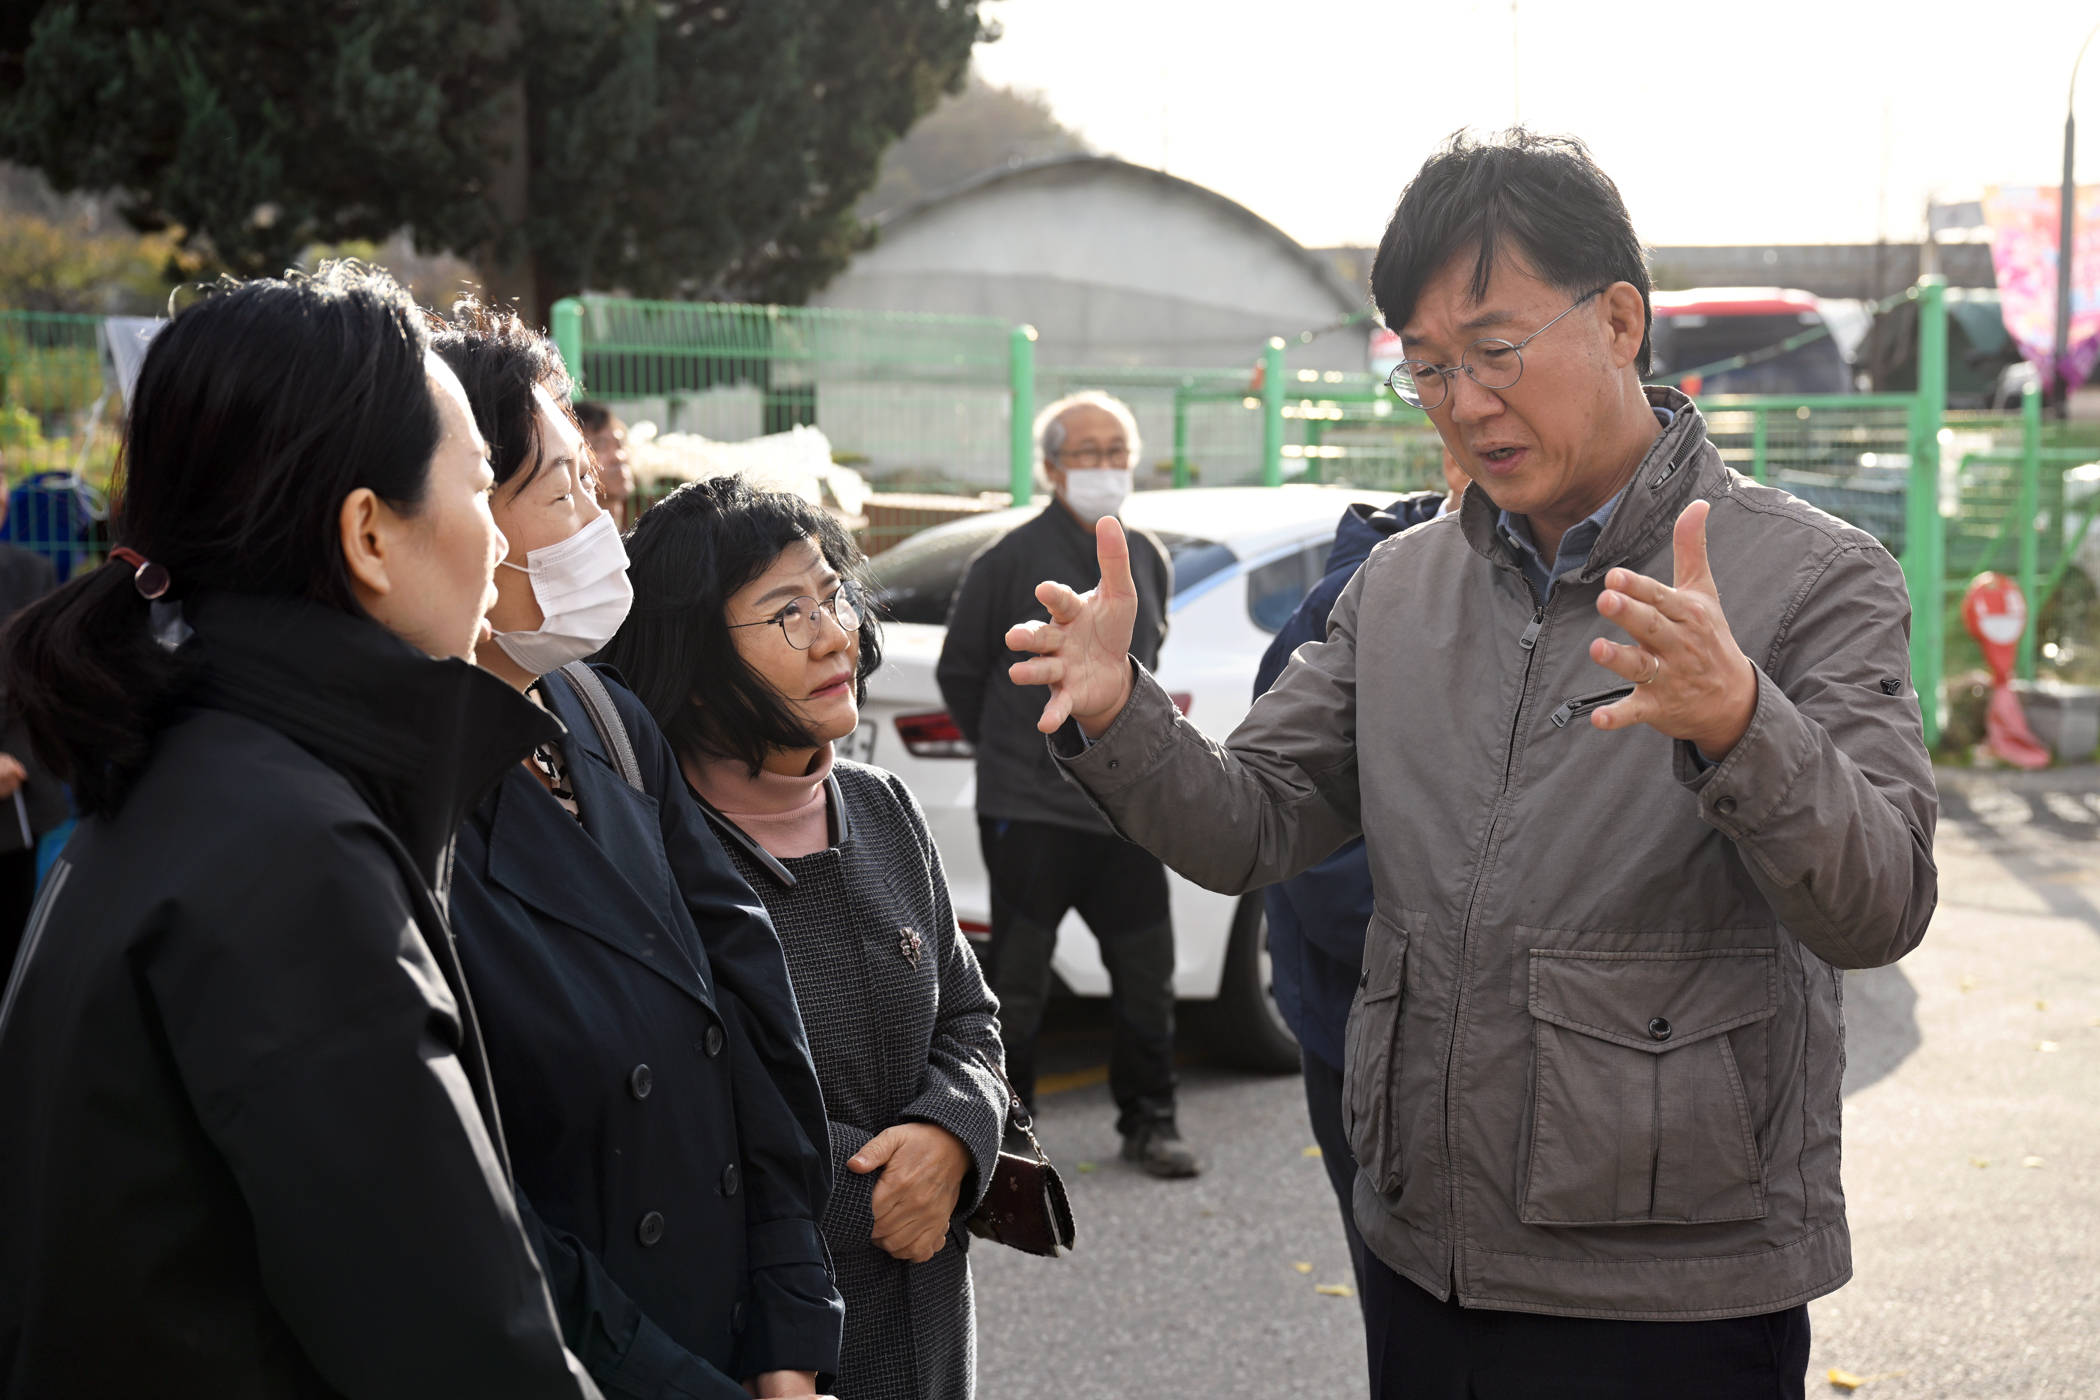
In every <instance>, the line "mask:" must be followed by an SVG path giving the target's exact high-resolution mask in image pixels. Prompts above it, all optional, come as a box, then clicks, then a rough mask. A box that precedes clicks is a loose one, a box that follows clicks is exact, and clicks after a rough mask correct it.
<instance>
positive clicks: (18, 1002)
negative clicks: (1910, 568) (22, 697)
mask: <svg viewBox="0 0 2100 1400" xmlns="http://www.w3.org/2000/svg"><path fill="white" fill-rule="evenodd" d="M185 606H186V612H187V615H188V621H189V622H190V624H191V625H192V626H194V627H195V628H196V636H195V637H194V638H193V639H192V640H191V641H190V642H189V643H188V644H186V646H185V648H184V650H185V653H186V654H187V655H189V656H192V657H194V658H195V660H196V663H197V668H198V671H197V676H196V681H197V683H196V685H195V687H194V689H193V692H192V696H193V703H192V704H191V705H190V706H189V707H187V708H186V709H184V710H182V711H180V712H179V713H178V714H177V715H176V716H175V718H174V720H173V721H172V722H171V724H170V725H169V726H168V728H166V729H165V730H164V731H163V732H162V733H161V734H160V736H159V738H158V741H157V744H156V747H155V749H154V752H153V756H152V759H151V762H150V763H149V765H148V766H147V768H146V770H145V772H144V773H143V774H142V776H141V777H140V779H139V781H138V783H137V785H136V786H135V787H134V788H133V790H132V791H131V793H130V795H129V797H128V798H127V799H126V801H125V803H124V805H123V807H122V809H121V810H120V811H119V812H118V813H117V814H116V816H114V817H112V818H107V819H103V818H96V819H93V820H89V821H85V822H83V823H81V826H80V829H79V830H78V831H77V832H76V833H75V835H74V837H73V839H72V841H71V843H70V844H69V845H68V847H67V849H66V854H65V856H64V857H63V858H62V859H61V860H60V861H58V862H57V863H56V864H54V865H53V867H52V870H51V873H50V875H49V877H48V879H47V880H46V882H45V885H44V889H43V893H42V895H41V897H40V899H39V902H38V906H37V910H36V913H35V914H34V915H33V916H32V917H31V919H30V926H29V929H28V932H27V934H26V935H25V938H24V941H23V951H22V955H21V958H20V960H19V962H18V963H17V967H16V972H15V977H14V979H13V981H12V982H11V984H10V985H9V987H8V990H7V993H6V996H5V1000H4V1001H0V1123H5V1124H6V1125H7V1128H6V1131H5V1132H0V1390H4V1392H5V1393H6V1394H7V1395H9V1396H18V1397H22V1400H54V1397H67V1396H82V1397H89V1396H92V1397H98V1400H99V1397H108V1396H120V1395H121V1396H132V1395H137V1396H145V1395H151V1396H155V1397H189V1396H196V1397H200V1400H201V1398H202V1397H210V1400H250V1397H255V1398H257V1400H260V1398H261V1397H293V1396H296V1397H309V1396H313V1397H320V1396H338V1395H349V1396H372V1397H386V1400H399V1397H410V1396H430V1397H461V1396H489V1397H499V1396H500V1397H506V1400H508V1398H509V1397H526V1396H531V1397H563V1398H564V1400H575V1398H576V1397H583V1396H596V1395H597V1393H598V1392H597V1389H596V1387H595V1386H594V1385H593V1384H592V1383H591V1382H590V1380H589V1379H588V1378H587V1377H586V1376H584V1375H583V1373H582V1371H581V1370H580V1368H578V1367H577V1366H576V1363H575V1360H574V1358H573V1357H571V1356H570V1355H569V1354H568V1353H567V1352H566V1350H565V1349H564V1348H563V1346H562V1344H561V1335H560V1331H559V1327H558V1324H557V1322H556V1320H555V1317H554V1312H553V1309H552V1307H551V1306H550V1304H549V1301H548V1296H547V1290H546V1287H545V1285H544V1284H543V1283H542V1282H541V1277H540V1271H539V1267H538V1265H537V1264H536V1263H535V1262H534V1260H533V1255H532V1251H531V1249H530V1247H529V1245H528V1244H527V1242H526V1237H525V1234H524V1232H523V1230H521V1229H520V1228H519V1222H518V1217H517V1212H516V1208H515V1206H514V1204H513V1201H512V1196H511V1183H510V1178H509V1168H508V1165H507V1163H506V1160H505V1156H504V1149H503V1137H502V1131H501V1128H500V1126H499V1124H498V1120H497V1117H496V1111H495V1104H494V1102H493V1099H492V1096H491V1093H490V1088H489V1080H488V1070H487V1065H486V1063H485V1061H484V1058H483V1056H482V1051H481V1042H480V1037H479V1035H478V1033H477V1032H476V1030H475V1025H474V1016H473V1009H472V1006H471V1004H470V1003H469V1002H468V1000H467V997H466V994H465V991H464V989H463V984H462V981H461V978H460V975H459V970H458V966H457V961H456V957H455V954H454V951H453V948H452V944H451V938H450V934H449V932H448V930H447V928H446V923H445V916H444V903H443V899H442V897H441V896H440V895H439V894H438V893H437V891H438V890H439V889H441V888H442V884H443V879H442V877H443V874H444V871H445V869H446V868H447V866H448V865H449V864H450V860H451V842H452V833H453V831H454V829H455V828H456V827H457V826H458V824H459V820H460V818H461V816H462V815H463V814H464V813H465V811H466V810H467V808H468V807H469V806H471V805H472V803H473V802H474V801H476V800H477V799H479V797H480V796H481V794H482V793H483V792H485V791H486V790H487V788H488V786H489V784H491V783H492V782H493V781H494V780H495V779H496V777H497V776H498V775H499V774H501V773H502V772H504V771H505V770H506V769H508V768H510V767H512V766H515V765H516V763H517V762H518V760H519V758H520V757H521V756H522V755H523V754H524V753H526V752H527V751H529V749H530V748H531V746H532V744H533V743H535V742H537V741H538V740H539V739H541V738H542V737H544V736H546V735H548V734H550V733H552V732H554V731H555V730H556V729H557V728H558V726H556V725H555V724H554V722H553V721H552V720H551V719H549V718H548V717H547V716H545V715H543V714H541V713H540V712H539V711H538V710H536V709H535V708H534V707H533V706H532V705H531V704H530V703H528V702H527V701H525V700H523V699H522V698H520V697H519V696H517V695H516V694H514V693H512V692H511V690H510V689H509V687H507V686H505V685H504V684H503V683H502V682H501V681H498V680H496V679H495V678H494V677H492V676H489V675H487V674H486V673H484V672H481V671H477V670H475V669H473V668H472V667H470V666H468V665H467V664H466V663H464V662H460V661H433V660H431V659H430V658H429V657H427V656H424V655H423V654H422V653H420V652H417V651H414V650H412V649H411V648H410V647H408V646H407V645H406V644H404V643H402V642H401V641H400V640H398V639H397V638H395V637H394V636H393V635H392V634H390V633H388V632H387V631H385V630H384V629H382V628H381V627H379V626H378V625H376V624H374V623H371V622H366V621H360V620H358V619H354V618H352V617H350V616H348V615H346V614H344V613H341V612H337V611H335V610H333V609H330V608H326V607H323V606H320V605H318V604H314V603H308V602H302V601H298V600H294V599H285V598H253V597H240V596H234V595H218V596H208V597H203V598H195V599H192V600H190V601H189V602H188V603H187V604H186V605H185Z"/></svg>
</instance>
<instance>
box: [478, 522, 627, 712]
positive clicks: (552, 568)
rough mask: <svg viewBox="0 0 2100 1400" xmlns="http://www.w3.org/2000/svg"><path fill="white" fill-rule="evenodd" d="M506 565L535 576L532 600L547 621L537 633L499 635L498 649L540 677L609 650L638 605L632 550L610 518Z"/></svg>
mask: <svg viewBox="0 0 2100 1400" xmlns="http://www.w3.org/2000/svg"><path fill="white" fill-rule="evenodd" d="M502 563H503V567H504V568H506V569H516V570H518V571H519V572H520V573H523V574H527V575H530V576H531V579H532V596H533V597H534V598H535V599H537V600H538V601H539V605H540V612H541V613H542V614H543V616H544V619H545V620H544V621H542V622H541V623H540V625H539V627H538V628H537V629H535V630H533V631H531V632H498V633H497V634H496V645H497V646H499V647H502V648H503V650H504V653H505V654H506V655H507V656H509V657H510V659H511V660H513V661H515V662H517V663H518V665H520V666H521V667H523V668H524V669H525V670H527V671H530V672H531V673H532V674H533V675H535V676H544V675H546V674H547V673H548V672H550V671H559V670H560V669H561V668H562V667H564V666H566V665H568V664H569V663H570V662H571V661H581V660H582V659H583V658H584V657H586V656H589V655H590V654H591V653H592V652H595V651H597V650H598V649H600V648H601V647H603V646H604V645H605V644H606V643H607V642H609V641H611V640H612V638H613V633H615V632H617V631H619V630H620V624H621V623H623V622H625V621H626V620H627V610H628V609H629V608H631V607H632V606H633V605H634V585H633V584H631V583H629V582H628V581H627V547H626V546H625V545H623V544H621V543H620V532H619V530H618V529H617V528H616V527H615V526H614V525H613V519H612V517H611V516H610V515H601V516H599V517H598V518H597V519H596V520H593V521H592V522H591V523H590V524H588V525H586V526H584V527H583V528H582V529H581V530H578V531H577V532H576V533H575V534H573V535H571V536H569V537H568V538H567V539H565V540H563V541H561V542H560V543H559V544H550V545H548V546H547V547H546V548H545V549H534V550H528V551H527V552H526V555H525V562H524V563H523V564H513V563H511V562H510V561H509V560H508V559H505V560H503V561H502Z"/></svg>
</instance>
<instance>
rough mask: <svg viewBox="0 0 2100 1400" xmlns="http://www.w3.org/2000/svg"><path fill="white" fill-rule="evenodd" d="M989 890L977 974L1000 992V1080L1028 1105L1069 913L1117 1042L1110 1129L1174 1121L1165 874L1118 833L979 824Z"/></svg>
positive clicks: (988, 820) (983, 820)
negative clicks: (1105, 996) (1092, 951)
mask: <svg viewBox="0 0 2100 1400" xmlns="http://www.w3.org/2000/svg"><path fill="white" fill-rule="evenodd" d="M978 834H979V837H980V838H981V840H982V842H983V846H984V868H985V872H986V873H987V874H988V875H989V876H990V878H991V887H992V944H991V953H990V957H989V959H988V962H989V964H990V965H989V966H988V967H987V968H986V975H987V978H988V980H989V981H990V982H991V984H992V991H993V992H995V993H996V994H997V995H998V997H999V1026H1000V1033H1001V1035H1002V1036H1003V1038H1004V1039H1005V1042H1006V1073H1007V1075H1008V1077H1009V1078H1011V1079H1012V1080H1013V1085H1014V1090H1015V1092H1016V1093H1018V1094H1020V1096H1021V1098H1022V1099H1023V1100H1024V1101H1025V1102H1026V1103H1028V1105H1029V1106H1030V1108H1031V1109H1033V1107H1034V1105H1035V1040H1036V1035H1037V1033H1038V1032H1039V1031H1040V1030H1041V1029H1042V1025H1043V1008H1044V1005H1045V1003H1047V1002H1048V1001H1049V999H1050V956H1051V954H1052V953H1054V952H1055V951H1056V949H1057V926H1058V924H1060V923H1061V922H1063V920H1064V917H1065V913H1066V911H1067V910H1071V909H1077V910H1078V911H1079V917H1080V918H1082V919H1085V920H1086V926H1087V927H1088V928H1089V929H1091V930H1092V931H1093V934H1094V938H1095V940H1096V941H1097V942H1099V943H1100V945H1101V961H1102V963H1103V964H1104V965H1105V966H1106V967H1107V968H1108V983H1109V1005H1110V1008H1111V1009H1112V1012H1113V1015H1114V1017H1115V1041H1114V1045H1113V1048H1112V1049H1111V1050H1110V1052H1109V1060H1108V1087H1109V1091H1110V1092H1111V1093H1113V1094H1114V1095H1115V1099H1116V1107H1117V1108H1118V1109H1120V1110H1121V1114H1120V1116H1119V1117H1118V1118H1117V1121H1116V1127H1117V1129H1118V1131H1120V1132H1124V1133H1129V1132H1131V1131H1132V1130H1134V1129H1135V1128H1136V1127H1137V1125H1138V1124H1139V1123H1140V1122H1142V1121H1144V1120H1146V1119H1148V1118H1171V1117H1172V1116H1173V1114H1174V925H1173V921H1172V919H1171V918H1170V917H1169V913H1168V908H1167V869H1166V867H1165V866H1163V865H1161V864H1160V863H1159V859H1158V858H1157V857H1156V856H1153V855H1152V854H1150V853H1149V852H1147V851H1146V850H1144V849H1143V848H1142V847H1139V846H1133V845H1132V844H1131V843H1130V842H1128V841H1125V840H1123V839H1122V838H1121V837H1119V836H1113V835H1110V834H1108V833H1106V832H1102V833H1100V834H1096V833H1094V832H1089V831H1077V830H1074V829H1073V828H1071V827H1064V826H1052V825H1050V824H1049V823H1047V822H1022V821H1005V820H1001V819H999V818H995V817H979V818H978Z"/></svg>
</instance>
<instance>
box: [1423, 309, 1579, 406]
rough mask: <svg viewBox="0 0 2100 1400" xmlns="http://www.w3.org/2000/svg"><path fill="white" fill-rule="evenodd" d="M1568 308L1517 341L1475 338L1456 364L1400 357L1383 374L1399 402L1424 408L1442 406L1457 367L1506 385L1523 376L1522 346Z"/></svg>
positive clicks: (1479, 380) (1478, 379)
mask: <svg viewBox="0 0 2100 1400" xmlns="http://www.w3.org/2000/svg"><path fill="white" fill-rule="evenodd" d="M1609 290H1611V288H1610V287H1609V285H1607V286H1603V287H1599V288H1598V289H1597V290H1596V291H1594V292H1591V293H1589V294H1588V295H1586V296H1581V297H1578V298H1576V300H1575V301H1574V302H1573V303H1572V304H1571V305H1570V306H1569V307H1568V311H1573V310H1574V309H1575V308H1576V307H1577V306H1580V305H1582V304H1583V303H1584V302H1586V301H1590V300H1592V299H1594V298H1596V297H1599V296H1602V295H1603V294H1604V293H1605V292H1607V291H1609ZM1568 311H1563V312H1561V313H1560V316H1555V317H1554V318H1553V320H1552V321H1548V322H1547V323H1546V324H1545V325H1543V326H1540V327H1539V328H1538V329H1537V330H1535V331H1533V332H1532V333H1531V334H1530V335H1527V336H1525V337H1524V338H1523V339H1522V340H1519V341H1507V340H1496V339H1493V338H1490V339H1487V340H1476V341H1474V342H1473V343H1472V344H1471V345H1468V346H1467V347H1466V353H1465V354H1463V355H1461V356H1460V357H1459V362H1458V363H1457V364H1455V365H1436V364H1431V363H1430V362H1429V361H1427V360H1402V361H1401V362H1400V363H1399V364H1397V365H1394V366H1393V372H1392V373H1391V374H1389V375H1387V376H1386V379H1385V382H1386V384H1387V385H1388V386H1389V387H1390V388H1391V389H1392V391H1393V392H1394V393H1395V394H1397V395H1399V397H1400V402H1402V403H1404V404H1406V405H1407V406H1408V407H1410V408H1419V409H1422V410H1424V411H1425V412H1426V411H1428V410H1429V409H1432V408H1441V407H1443V404H1444V399H1445V398H1446V397H1447V396H1448V395H1449V394H1450V392H1451V378H1452V376H1453V375H1455V374H1457V373H1458V372H1459V371H1460V370H1464V371H1465V372H1466V373H1467V374H1468V375H1470V376H1471V377H1472V380H1473V382H1474V383H1475V384H1478V385H1479V386H1480V387H1481V388H1483V389H1507V388H1509V387H1510V386H1511V385H1512V384H1515V383H1516V382H1517V381H1518V380H1519V379H1522V378H1523V377H1524V347H1525V346H1527V345H1529V344H1531V342H1532V341H1534V340H1537V339H1538V338H1539V337H1540V336H1542V335H1544V334H1545V333H1546V332H1547V331H1549V330H1551V329H1553V325H1554V322H1555V321H1558V320H1560V318H1561V316H1565V315H1567V314H1568Z"/></svg>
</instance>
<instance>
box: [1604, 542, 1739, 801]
mask: <svg viewBox="0 0 2100 1400" xmlns="http://www.w3.org/2000/svg"><path fill="white" fill-rule="evenodd" d="M1709 509H1710V507H1709V506H1708V505H1707V503H1706V502H1705V501H1694V502H1692V503H1691V504H1690V505H1689V506H1687V507H1685V510H1684V513H1683V514H1682V515H1680V516H1678V517H1677V529H1676V534H1675V536H1674V539H1673V541H1672V543H1673V545H1674V549H1675V560H1676V567H1675V569H1674V570H1673V577H1674V578H1675V579H1676V580H1677V585H1676V587H1674V588H1673V587H1671V586H1670V585H1669V584H1666V583H1661V582H1659V581H1657V580H1655V579H1652V578H1648V577H1647V576H1645V575H1643V574H1637V573H1635V572H1634V571H1633V570H1631V569H1613V570H1612V571H1611V572H1610V573H1608V574H1606V575H1605V576H1604V592H1603V594H1602V596H1600V597H1599V598H1598V599H1597V611H1598V612H1600V613H1602V614H1604V616H1606V617H1608V618H1610V619H1611V620H1612V621H1613V622H1616V623H1617V624H1618V625H1619V626H1621V627H1623V628H1625V629H1626V634H1627V635H1628V636H1630V637H1632V638H1633V639H1634V641H1635V642H1636V643H1637V645H1635V646H1626V645H1624V644H1623V643H1619V642H1612V641H1606V640H1605V639H1604V638H1602V637H1599V638H1597V639H1596V640H1595V641H1593V642H1591V643H1590V660H1592V661H1595V662H1596V663H1597V664H1598V665H1600V666H1608V667H1610V668H1611V669H1612V670H1614V671H1616V672H1618V673H1619V674H1620V675H1622V676H1624V677H1625V678H1626V679H1627V680H1630V681H1632V682H1633V683H1634V687H1635V688H1634V692H1633V694H1631V695H1629V696H1627V697H1626V698H1625V699H1624V700H1621V701H1619V703H1617V704H1616V705H1607V706H1605V707H1604V708H1603V709H1601V710H1598V711H1596V712H1595V713H1593V714H1592V715H1591V716H1590V723H1591V724H1593V725H1595V726H1596V727H1597V728H1599V729H1625V728H1627V727H1628V726H1629V725H1635V724H1647V725H1652V726H1653V727H1655V728H1656V729H1659V730H1661V731H1662V732H1663V733H1665V734H1667V735H1669V736H1670V737H1671V738H1672V739H1688V740H1690V741H1691V742H1692V743H1694V744H1697V745H1698V746H1699V752H1700V753H1702V754H1704V755H1705V756H1706V758H1707V760H1708V761H1709V762H1719V761H1720V760H1721V759H1722V758H1724V757H1726V756H1727V754H1728V751H1729V750H1730V749H1732V748H1734V747H1735V745H1736V741H1737V740H1739V739H1741V738H1742V737H1743V733H1744V731H1745V730H1747V729H1749V727H1750V718H1751V716H1752V715H1753V714H1755V713H1756V711H1757V668H1756V667H1755V666H1754V665H1752V664H1751V661H1750V658H1749V657H1747V656H1745V655H1743V652H1742V648H1740V647H1738V646H1737V645H1736V644H1735V634H1734V633H1733V632H1731V631H1729V629H1728V618H1727V616H1726V615H1725V614H1724V613H1722V611H1721V593H1720V589H1719V588H1718V587H1717V586H1716V585H1715V583H1714V574H1713V568H1712V566H1711V565H1710V564H1709V563H1708V562H1707V556H1706V516H1707V513H1708V510H1709Z"/></svg>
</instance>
